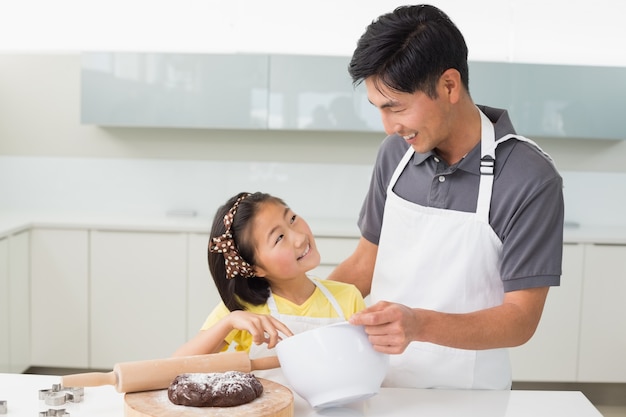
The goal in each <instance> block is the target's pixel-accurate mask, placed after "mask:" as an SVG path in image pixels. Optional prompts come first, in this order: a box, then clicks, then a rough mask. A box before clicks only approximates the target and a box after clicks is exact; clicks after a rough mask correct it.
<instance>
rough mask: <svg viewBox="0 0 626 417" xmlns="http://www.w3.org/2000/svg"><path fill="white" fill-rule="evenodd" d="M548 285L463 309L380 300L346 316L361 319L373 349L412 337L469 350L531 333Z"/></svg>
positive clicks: (391, 349) (389, 348) (399, 345)
mask: <svg viewBox="0 0 626 417" xmlns="http://www.w3.org/2000/svg"><path fill="white" fill-rule="evenodd" d="M548 289H549V287H541V288H531V289H525V290H519V291H511V292H509V293H506V294H505V296H504V301H503V303H502V304H501V305H499V306H496V307H492V308H488V309H485V310H479V311H475V312H471V313H465V314H450V313H442V312H437V311H432V310H423V309H418V308H416V309H412V308H409V307H407V306H404V305H401V304H396V303H389V302H385V301H381V302H379V303H377V304H375V305H373V306H371V307H369V308H367V309H365V310H363V311H361V312H360V313H357V314H355V315H354V316H352V317H351V318H350V322H351V323H353V324H363V325H365V327H366V331H367V333H368V335H369V339H370V341H371V342H372V344H373V345H374V347H375V349H376V350H378V351H381V352H385V353H401V352H403V351H404V350H405V349H406V347H407V346H408V344H409V343H410V342H412V341H421V342H430V343H436V344H438V345H443V346H449V347H454V348H458V349H472V350H481V349H495V348H502V347H512V346H519V345H522V344H524V343H526V342H527V341H528V340H529V339H530V338H531V337H532V335H533V334H534V333H535V330H536V329H537V325H538V324H539V319H540V318H541V313H542V312H543V306H544V304H545V300H546V297H547V295H548Z"/></svg>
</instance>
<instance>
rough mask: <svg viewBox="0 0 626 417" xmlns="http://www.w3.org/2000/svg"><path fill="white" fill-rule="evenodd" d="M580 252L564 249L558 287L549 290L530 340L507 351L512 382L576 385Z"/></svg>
mask: <svg viewBox="0 0 626 417" xmlns="http://www.w3.org/2000/svg"><path fill="white" fill-rule="evenodd" d="M584 249H585V247H584V245H582V244H565V245H564V247H563V274H562V276H561V285H560V286H558V287H552V288H550V291H549V292H548V299H547V300H546V304H545V307H544V311H543V315H542V316H541V321H540V323H539V326H538V328H537V331H536V332H535V334H534V336H533V337H532V339H530V341H528V342H527V343H526V344H524V345H522V346H519V347H516V348H512V349H510V355H511V366H512V368H513V380H514V381H559V382H574V381H576V378H577V375H576V370H577V367H578V366H577V364H578V342H579V323H580V314H581V306H580V297H581V291H582V282H583V263H584V262H583V261H584Z"/></svg>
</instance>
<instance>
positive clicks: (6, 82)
mask: <svg viewBox="0 0 626 417" xmlns="http://www.w3.org/2000/svg"><path fill="white" fill-rule="evenodd" d="M15 3H18V2H15ZM433 3H434V4H436V5H438V6H440V7H442V8H443V9H444V10H446V11H447V12H448V13H449V14H450V16H451V17H452V18H453V20H455V21H456V22H457V24H458V25H459V27H460V28H461V29H462V30H463V31H464V33H465V35H466V39H467V42H468V44H469V46H470V59H474V60H492V61H507V62H534V63H558V64H572V65H608V66H626V54H622V53H616V51H621V50H622V47H621V46H620V45H617V42H618V40H619V39H624V38H625V37H626V29H625V28H624V26H623V25H621V23H620V22H618V16H620V15H621V14H620V13H619V11H620V10H619V8H620V7H621V6H620V3H619V1H617V0H613V1H610V0H600V1H598V2H594V3H593V6H590V5H589V3H586V2H585V3H582V2H580V3H578V2H574V3H572V2H566V1H562V0H559V1H551V2H545V1H543V2H539V1H535V0H531V1H528V0H511V1H499V0H488V1H487V0H483V1H476V2H465V1H462V0H456V1H454V0H448V1H436V2H433ZM55 4H56V5H55V6H51V5H48V4H47V2H37V1H25V2H19V4H17V5H11V6H7V5H3V6H0V13H2V15H4V16H5V17H6V19H5V22H3V25H0V210H5V209H6V210H35V211H38V210H61V211H62V210H73V209H80V210H86V211H104V212H115V213H123V212H133V214H134V213H135V212H136V213H147V212H150V213H165V212H166V211H168V210H171V209H183V208H184V209H192V210H195V211H197V212H199V213H200V214H201V215H204V214H207V215H210V214H211V213H212V212H213V210H214V209H215V205H216V204H219V203H220V202H221V201H222V200H223V199H225V198H226V197H227V196H229V195H230V194H233V193H235V192H237V191H240V190H242V189H248V190H252V189H260V190H267V191H270V192H275V193H276V194H279V195H281V196H282V197H284V198H285V199H287V200H288V202H290V203H291V204H292V205H293V206H294V207H295V208H296V209H297V210H299V211H300V212H301V213H302V214H307V215H309V216H315V217H326V216H335V217H339V218H346V219H347V220H348V221H354V219H355V218H356V215H357V213H358V208H359V206H360V202H361V199H362V196H363V195H364V193H365V190H366V188H367V181H368V179H369V173H370V170H371V165H372V163H373V161H374V158H375V154H376V150H377V148H378V145H379V143H380V141H381V139H382V136H381V135H379V134H376V133H358V134H357V133H334V132H296V131H218V130H206V129H140V128H137V129H134V128H104V127H98V126H89V125H81V124H80V123H79V104H80V103H79V72H80V61H79V51H80V50H136V51H162V52H169V51H174V52H207V53H213V52H228V53H236V52H270V53H296V54H297V53H302V54H324V55H346V56H348V55H350V53H351V51H352V49H353V47H354V44H355V42H356V39H357V38H358V37H359V36H360V34H361V33H362V31H363V29H364V27H365V26H366V25H367V24H368V23H369V22H370V21H371V20H372V19H373V18H374V17H375V16H377V15H379V14H380V13H382V12H386V11H389V10H392V9H393V8H394V7H395V6H396V5H398V4H399V3H396V2H392V1H354V0H352V1H347V0H345V1H342V2H335V1H330V0H328V1H321V2H315V3H304V2H292V1H277V0H271V1H264V2H254V1H243V0H239V1H231V2H223V4H219V2H204V1H189V0H188V1H186V2H182V3H181V2H176V3H175V4H176V5H177V6H176V8H171V7H168V6H167V5H168V4H173V3H170V2H168V1H164V2H160V3H158V4H154V3H153V2H149V4H147V3H146V2H142V1H137V2H133V3H132V4H128V2H121V1H112V2H107V6H106V7H104V6H103V7H102V8H96V9H92V10H90V11H87V10H85V9H84V7H85V6H84V5H82V4H80V2H78V1H69V0H65V1H62V2H57V3H55ZM64 5H65V6H68V7H70V6H71V7H74V9H73V10H75V13H73V15H74V16H78V18H68V17H67V13H66V12H65V10H67V9H65V10H64V7H63V6H64ZM35 6H36V9H35V8H34V7H35ZM148 6H149V7H150V8H151V12H150V13H149V14H146V13H145V10H146V9H145V8H146V7H148ZM326 6H327V7H326ZM142 7H144V9H142ZM33 10H37V13H33ZM328 10H333V13H328ZM486 10H489V12H488V18H487V17H484V18H480V17H479V16H480V12H482V13H486ZM305 16H306V18H304V17H305ZM300 17H302V18H300ZM68 19H69V20H68ZM165 19H167V22H168V23H169V25H168V26H165V25H164V20H165ZM113 22H115V30H112V28H113V26H112V23H113ZM581 28H584V30H581ZM33 34H34V35H33ZM77 34H80V35H77ZM9 39H10V40H11V41H10V42H12V43H9V41H8V40H9ZM546 39H549V40H550V42H546ZM303 82H306V80H303ZM625 131H626V128H625ZM522 133H523V132H522ZM536 139H537V141H538V142H539V143H540V145H541V146H542V147H543V148H544V150H546V151H547V152H548V153H549V154H551V155H552V157H553V158H554V159H555V161H556V163H557V166H558V167H559V169H560V170H561V171H562V172H563V175H564V177H565V194H566V203H567V207H568V209H567V210H568V220H570V221H575V222H579V223H585V224H608V225H612V224H619V225H624V224H625V222H626V220H625V219H624V218H623V216H622V215H621V214H620V213H617V209H613V207H624V205H625V204H626V200H625V199H626V197H624V196H623V195H624V194H626V193H623V192H616V190H617V191H619V190H622V191H623V190H624V189H625V188H626V164H624V163H623V161H624V160H626V140H624V141H619V140H616V141H613V140H593V139H589V140H582V139H576V140H568V139H542V138H536ZM225 166H228V170H229V172H231V173H234V174H233V175H232V176H228V177H226V178H225V175H224V174H223V171H224V167H225ZM590 195H591V196H592V198H589V196H590ZM303 210H304V211H303Z"/></svg>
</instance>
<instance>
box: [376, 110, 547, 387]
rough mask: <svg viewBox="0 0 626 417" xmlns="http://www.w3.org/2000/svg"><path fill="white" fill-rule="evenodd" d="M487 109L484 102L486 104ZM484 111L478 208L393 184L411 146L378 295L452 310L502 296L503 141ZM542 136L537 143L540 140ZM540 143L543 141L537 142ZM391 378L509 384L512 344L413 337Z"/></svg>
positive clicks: (391, 203) (380, 264)
mask: <svg viewBox="0 0 626 417" xmlns="http://www.w3.org/2000/svg"><path fill="white" fill-rule="evenodd" d="M479 112H480V110H479ZM480 115H481V156H482V158H481V176H480V186H479V192H478V204H477V210H476V213H467V212H461V211H453V210H444V209H439V208H432V207H423V206H420V205H418V204H415V203H412V202H410V201H407V200H404V199H402V198H401V197H399V196H398V195H396V194H395V193H394V192H393V186H394V185H395V183H396V181H397V180H398V177H399V176H400V174H401V173H402V171H403V170H404V168H405V166H406V165H407V164H408V163H409V161H410V160H411V156H412V155H413V153H414V151H413V149H412V148H411V147H409V149H408V151H407V153H406V154H405V155H404V157H403V159H402V160H401V162H400V163H399V164H398V166H397V168H396V170H395V172H394V174H393V176H392V178H391V182H390V183H389V186H388V188H387V199H386V201H385V212H384V216H383V224H382V230H381V235H380V241H379V244H378V255H377V257H376V266H375V268H374V278H373V281H372V289H371V299H372V301H373V302H377V301H381V300H388V301H392V302H397V303H401V304H405V305H407V306H410V307H419V308H424V309H430V310H436V311H441V312H448V313H467V312H471V311H476V310H482V309H486V308H489V307H493V306H497V305H500V304H502V301H503V298H504V290H503V286H502V280H501V279H500V254H501V251H502V242H501V241H500V239H499V238H498V236H497V235H496V233H495V232H494V231H493V229H492V228H491V226H490V225H489V207H490V204H491V191H492V187H493V166H494V163H493V161H495V149H496V146H497V145H498V144H499V143H502V142H504V141H505V140H508V139H511V138H516V139H518V140H523V141H527V142H530V143H533V142H532V141H530V140H529V139H526V138H524V137H521V136H517V135H507V136H504V137H503V138H501V139H499V140H498V141H497V142H496V141H495V135H494V127H493V124H492V123H491V121H490V120H489V119H488V118H487V117H486V116H485V115H484V114H483V113H482V112H480ZM533 144H534V143H533ZM535 146H536V145H535ZM390 365H391V366H390V370H389V372H388V374H387V377H386V379H385V381H384V382H383V386H394V387H414V388H460V389H509V388H510V387H511V368H510V363H509V358H508V351H507V350H506V349H491V350H480V351H474V350H463V349H454V348H450V347H446V346H440V345H435V344H432V343H425V342H412V343H410V344H409V346H408V347H407V348H406V350H405V351H404V352H403V353H402V354H399V355H390Z"/></svg>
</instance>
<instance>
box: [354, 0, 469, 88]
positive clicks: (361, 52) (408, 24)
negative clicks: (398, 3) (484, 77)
mask: <svg viewBox="0 0 626 417" xmlns="http://www.w3.org/2000/svg"><path fill="white" fill-rule="evenodd" d="M450 68H454V69H456V70H457V71H459V73H460V74H461V82H462V83H463V86H464V87H465V89H466V90H467V91H468V92H469V74H468V67H467V45H466V44H465V39H464V38H463V35H462V34H461V32H460V31H459V29H458V28H457V27H456V25H455V24H454V23H453V22H452V20H450V18H449V17H448V16H447V15H446V14H445V13H444V12H442V11H441V10H439V9H438V8H436V7H434V6H430V5H425V4H421V5H416V6H402V7H398V8H397V9H395V10H394V11H393V12H391V13H387V14H384V15H382V16H380V17H379V18H378V19H376V20H374V21H373V22H372V23H371V24H370V25H369V26H368V27H367V29H366V31H365V33H364V34H363V35H362V36H361V38H360V39H359V41H358V43H357V47H356V49H355V51H354V54H353V55H352V60H351V61H350V65H349V67H348V72H349V73H350V76H351V77H352V81H353V83H354V85H358V84H360V83H361V82H362V81H363V80H365V79H366V78H369V77H372V76H374V77H375V78H376V79H377V81H379V82H381V83H383V84H384V85H386V86H388V87H389V88H391V89H394V90H396V91H399V92H404V93H409V94H412V93H414V92H416V91H422V92H424V93H426V94H427V95H428V96H429V97H430V98H437V90H436V85H437V81H438V80H439V78H440V77H441V74H443V73H444V72H445V71H446V70H448V69H450Z"/></svg>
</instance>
